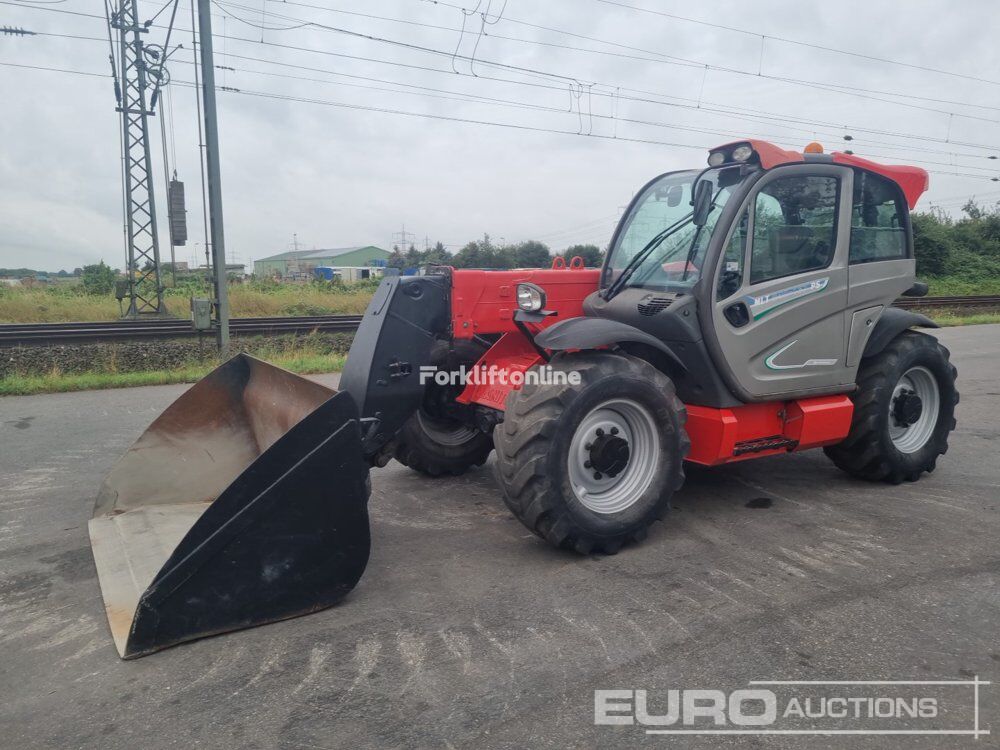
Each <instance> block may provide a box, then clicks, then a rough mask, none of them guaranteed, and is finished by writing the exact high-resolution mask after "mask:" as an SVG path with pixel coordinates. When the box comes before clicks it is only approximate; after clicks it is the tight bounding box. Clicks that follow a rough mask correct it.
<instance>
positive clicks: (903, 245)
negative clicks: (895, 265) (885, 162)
mask: <svg viewBox="0 0 1000 750" xmlns="http://www.w3.org/2000/svg"><path fill="white" fill-rule="evenodd" d="M852 203H853V205H852V208H851V250H850V262H851V263H872V262H874V261H880V260H900V259H902V258H906V257H907V256H908V255H909V250H908V247H907V241H906V227H905V226H904V224H903V222H904V220H905V217H906V206H905V204H904V202H903V196H902V193H901V191H900V189H899V187H898V186H897V185H896V184H895V183H893V182H891V181H889V180H887V179H885V178H884V177H880V176H878V175H875V174H871V173H869V172H861V171H857V172H855V173H854V195H853V201H852Z"/></svg>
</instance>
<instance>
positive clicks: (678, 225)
mask: <svg viewBox="0 0 1000 750" xmlns="http://www.w3.org/2000/svg"><path fill="white" fill-rule="evenodd" d="M693 217H694V212H693V211H692V212H691V213H689V214H688V215H687V216H683V217H681V218H680V219H678V220H677V221H675V222H674V223H673V224H671V225H670V226H669V227H667V228H666V229H664V230H663V231H662V232H660V233H659V234H657V235H655V236H654V237H653V239H651V240H650V241H649V242H647V243H646V246H645V247H644V248H642V250H640V251H639V252H637V253H636V254H635V255H634V256H633V257H632V260H630V261H629V262H628V263H626V264H625V267H624V268H623V269H622V272H621V274H620V275H619V276H618V278H617V279H615V280H614V281H612V282H611V284H610V285H609V286H608V289H607V291H606V292H605V293H604V299H606V300H610V299H613V298H614V296H615V295H616V294H618V293H619V292H620V291H621V290H622V289H623V288H624V287H625V284H626V282H628V280H629V279H630V278H631V277H632V274H633V273H635V271H636V269H637V268H639V266H641V265H642V263H643V261H645V260H646V258H648V257H649V256H650V255H651V254H652V252H653V251H654V250H655V249H656V248H657V247H659V245H660V243H662V242H663V241H664V240H665V239H667V237H669V236H670V235H672V234H674V233H675V232H677V231H679V230H680V229H682V228H684V227H685V226H687V224H688V223H689V222H690V221H691V219H692V218H693Z"/></svg>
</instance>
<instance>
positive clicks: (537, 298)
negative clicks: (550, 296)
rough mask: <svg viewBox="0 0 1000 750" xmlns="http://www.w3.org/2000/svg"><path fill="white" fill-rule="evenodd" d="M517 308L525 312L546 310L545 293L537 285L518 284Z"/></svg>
mask: <svg viewBox="0 0 1000 750" xmlns="http://www.w3.org/2000/svg"><path fill="white" fill-rule="evenodd" d="M517 306H518V307H520V308H521V309H522V310H524V311H525V312H538V311H539V310H543V309H545V291H544V290H543V289H542V288H541V287H540V286H536V285H535V284H528V283H524V284H518V285H517Z"/></svg>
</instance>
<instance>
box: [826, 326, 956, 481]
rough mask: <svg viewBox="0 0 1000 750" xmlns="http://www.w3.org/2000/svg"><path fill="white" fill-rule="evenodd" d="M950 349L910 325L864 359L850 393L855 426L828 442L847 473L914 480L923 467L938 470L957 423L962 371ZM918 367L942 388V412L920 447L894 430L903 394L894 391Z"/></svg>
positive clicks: (832, 455)
mask: <svg viewBox="0 0 1000 750" xmlns="http://www.w3.org/2000/svg"><path fill="white" fill-rule="evenodd" d="M948 355H949V352H948V350H947V349H946V348H945V347H944V346H942V345H941V344H940V343H938V341H937V339H935V338H934V337H932V336H928V335H926V334H923V333H917V332H916V331H905V332H903V333H901V334H900V335H899V336H897V337H896V338H895V339H893V340H892V341H891V342H890V343H889V345H888V346H887V347H886V348H885V349H884V350H883V351H882V352H880V353H879V354H877V355H875V356H873V357H869V358H866V359H864V360H862V362H861V367H860V368H859V369H858V380H857V383H858V389H857V391H855V393H854V394H853V395H852V396H851V400H852V401H853V402H854V415H853V417H852V421H851V431H850V433H848V435H847V437H846V438H845V439H844V441H843V442H841V443H838V444H836V445H831V446H828V447H826V448H824V449H823V450H824V451H825V452H826V455H827V456H829V457H830V458H831V459H832V460H833V462H834V463H835V464H836V465H837V466H838V467H839V468H840V469H842V470H844V471H846V472H847V473H848V474H850V475H852V476H855V477H859V478H861V479H867V480H870V481H873V482H879V481H884V482H891V483H893V484H899V483H900V482H902V481H904V480H905V481H909V482H914V481H916V480H917V479H919V478H920V475H921V474H922V473H923V472H925V471H926V472H932V471H934V468H935V466H936V465H937V459H938V456H942V455H944V454H945V453H946V452H947V451H948V434H949V433H950V432H951V431H952V430H953V429H955V424H956V422H955V404H957V403H958V391H957V390H956V388H955V378H956V377H957V376H958V371H957V370H956V369H955V367H954V366H953V365H952V364H951V362H950V361H949V359H948ZM914 367H921V368H924V369H925V370H927V371H929V372H930V373H931V375H932V376H933V378H934V381H935V382H936V384H937V389H938V394H939V399H938V414H937V419H936V421H935V422H934V424H933V430H932V432H930V434H929V435H928V437H927V439H926V441H925V442H923V443H922V445H921V446H920V447H919V448H917V449H915V450H912V451H909V452H903V451H900V450H899V449H898V448H897V445H896V443H894V442H893V439H892V435H891V433H890V425H891V424H892V423H895V424H896V425H899V424H900V423H899V422H896V421H895V420H897V417H896V416H895V414H894V412H893V410H894V409H895V408H896V405H897V400H898V396H897V397H896V398H894V391H895V390H896V386H897V384H898V383H899V382H900V378H901V377H903V375H904V374H905V373H907V372H909V371H911V369H912V368H914Z"/></svg>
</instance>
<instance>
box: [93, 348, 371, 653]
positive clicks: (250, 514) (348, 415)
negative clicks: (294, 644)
mask: <svg viewBox="0 0 1000 750" xmlns="http://www.w3.org/2000/svg"><path fill="white" fill-rule="evenodd" d="M368 493H369V484H368V464H367V463H366V462H365V461H364V459H363V457H362V450H361V434H360V427H359V419H358V412H357V406H356V405H355V403H354V401H353V400H352V399H351V398H350V396H349V395H348V394H346V393H337V392H336V391H333V390H330V389H329V388H325V387H323V386H321V385H319V384H318V383H314V382H312V381H309V380H306V379H304V378H300V377H298V376H297V375H293V374H292V373H290V372H286V371H285V370H282V369H280V368H277V367H274V366H273V365H269V364H267V363H265V362H262V361H260V360H257V359H254V358H253V357H249V356H247V355H244V354H241V355H238V356H236V357H234V358H233V359H231V360H229V361H228V362H226V363H225V364H223V365H222V366H221V367H219V368H217V369H216V370H214V371H213V372H211V373H210V374H208V375H207V376H205V378H203V379H202V380H200V381H199V382H198V383H196V384H195V385H194V386H192V387H191V388H190V389H189V390H188V391H187V392H185V393H184V395H182V396H181V397H180V398H179V399H177V401H175V402H174V403H173V404H171V405H170V406H169V407H168V408H167V409H166V410H165V411H164V412H163V413H162V414H161V415H160V416H159V417H158V418H157V419H156V421H154V422H153V423H152V424H151V425H150V426H149V428H148V429H147V430H146V432H144V433H143V435H142V436H141V437H140V438H139V439H138V440H137V441H136V443H135V444H134V445H133V446H132V447H131V448H129V450H128V452H126V453H125V455H124V456H123V457H122V458H121V459H120V460H119V461H118V463H117V464H116V465H115V467H114V468H113V469H112V471H111V473H110V474H108V476H107V477H106V478H105V480H104V484H103V485H102V487H101V490H100V494H99V495H98V498H97V504H96V507H95V509H94V515H93V517H92V518H91V520H90V539H91V545H92V547H93V552H94V561H95V562H96V564H97V574H98V578H99V580H100V584H101V592H102V594H103V596H104V604H105V609H106V610H107V615H108V622H109V623H110V625H111V633H112V636H113V637H114V641H115V645H116V646H117V647H118V653H119V654H120V655H121V656H122V658H125V659H129V658H133V657H137V656H144V655H146V654H149V653H151V652H153V651H158V650H159V649H162V648H166V647H168V646H172V645H174V644H177V643H181V642H183V641H188V640H192V639H195V638H201V637H203V636H207V635H213V634H216V633H223V632H226V631H230V630H238V629H240V628H248V627H252V626H254V625H260V624H263V623H267V622H274V621H276V620H283V619H286V618H289V617H296V616H298V615H303V614H308V613H310V612H315V611H317V610H320V609H323V608H324V607H329V606H330V605H332V604H334V603H336V602H337V601H338V600H340V599H341V598H343V597H344V596H345V595H346V594H347V593H348V592H349V591H350V590H351V589H352V588H354V586H355V585H356V584H357V582H358V580H359V579H360V578H361V574H362V573H363V572H364V569H365V566H366V565H367V563H368V554H369V550H370V545H371V540H370V536H369V529H368V507H367V504H368Z"/></svg>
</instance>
